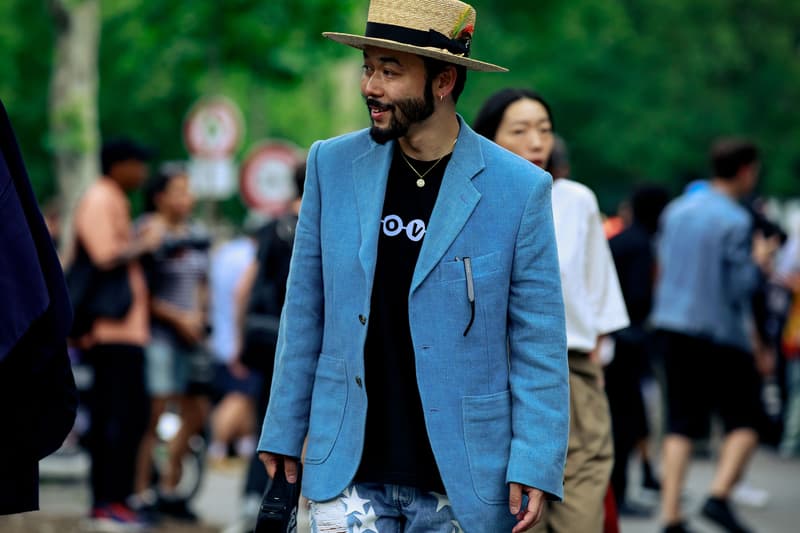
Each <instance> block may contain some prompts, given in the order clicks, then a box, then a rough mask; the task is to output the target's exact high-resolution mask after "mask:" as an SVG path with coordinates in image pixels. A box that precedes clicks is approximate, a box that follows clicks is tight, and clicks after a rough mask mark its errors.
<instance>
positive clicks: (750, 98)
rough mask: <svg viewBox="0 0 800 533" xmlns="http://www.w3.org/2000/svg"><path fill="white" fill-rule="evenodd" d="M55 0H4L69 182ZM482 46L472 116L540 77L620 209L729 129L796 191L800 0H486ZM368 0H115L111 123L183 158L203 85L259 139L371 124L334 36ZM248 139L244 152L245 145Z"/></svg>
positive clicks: (577, 156)
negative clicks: (57, 97) (56, 135)
mask: <svg viewBox="0 0 800 533" xmlns="http://www.w3.org/2000/svg"><path fill="white" fill-rule="evenodd" d="M43 2H44V0H40V1H38V2H37V1H30V0H3V2H0V49H2V50H3V54H2V55H0V97H2V98H3V100H4V101H5V102H6V104H7V107H8V108H9V111H10V113H11V116H12V119H13V120H14V122H15V126H16V128H17V131H18V134H19V136H20V139H21V143H22V145H23V150H24V152H25V155H26V157H27V161H28V164H29V167H30V169H31V174H32V175H33V179H34V182H35V186H36V190H37V193H38V194H39V195H40V196H41V197H47V196H49V195H50V194H52V193H53V192H54V190H55V189H54V186H53V184H52V177H51V175H52V172H51V170H50V166H51V163H50V160H49V152H48V135H47V90H48V78H49V74H50V63H51V61H52V52H51V48H52V39H53V37H52V35H53V32H52V29H51V21H50V20H49V18H48V15H47V12H46V9H44V8H43V6H42V4H43ZM473 4H474V5H475V7H476V8H477V10H478V24H477V33H476V39H475V50H474V55H475V57H479V58H481V59H486V60H488V61H492V62H496V63H499V64H502V65H505V66H508V67H510V68H511V72H510V73H509V74H471V75H470V80H469V83H468V84H467V90H466V92H465V94H464V97H463V98H462V100H461V102H460V103H459V108H460V110H461V112H462V113H463V114H464V116H465V117H466V118H467V120H472V118H473V117H474V116H475V113H476V112H477V109H478V108H479V107H480V105H481V104H482V103H483V101H484V100H485V99H486V97H488V96H489V94H491V93H492V92H493V91H495V90H497V89H500V88H502V87H507V86H524V87H530V88H533V89H536V90H537V91H539V92H540V93H542V94H543V95H544V96H545V98H546V99H547V100H548V101H549V102H550V103H551V105H552V107H553V110H554V115H555V117H554V118H555V122H556V127H557V129H558V131H559V132H560V133H561V134H562V135H563V136H564V137H565V138H566V140H567V141H568V143H569V145H570V148H571V155H572V160H573V170H574V173H575V176H576V177H577V178H578V179H581V180H583V181H585V182H587V183H588V184H589V185H591V186H592V187H593V188H595V190H596V191H597V192H598V196H599V197H600V200H601V203H602V204H603V207H604V208H605V209H606V210H610V209H613V208H614V206H615V204H616V202H617V201H618V200H620V199H621V198H622V197H623V195H624V194H625V193H626V192H627V191H628V190H629V189H630V187H631V186H632V185H634V184H635V183H637V182H639V181H643V180H649V181H659V182H662V183H665V184H669V185H670V186H671V187H672V188H673V190H675V191H676V192H677V191H678V190H679V188H680V187H681V186H682V184H683V181H684V180H685V179H686V177H687V176H690V175H694V176H700V177H702V176H705V175H706V173H707V163H706V153H707V149H708V145H709V143H710V142H711V140H712V139H713V138H714V137H716V136H718V135H729V134H737V135H745V136H748V137H752V138H754V139H755V140H757V142H758V143H759V145H760V146H761V148H762V150H763V152H764V171H765V172H764V185H763V189H764V191H765V192H768V193H770V194H777V195H791V194H794V193H795V191H796V189H797V185H798V181H797V178H798V175H797V174H798V173H799V172H800V153H798V141H800V121H798V112H797V107H798V104H797V102H800V3H798V2H796V1H794V0H702V1H699V2H698V1H696V0H601V1H599V2H598V1H596V0H572V1H571V2H563V1H560V0H540V1H539V2H533V3H531V2H526V1H523V0H501V1H499V2H498V1H489V0H474V1H473ZM367 5H368V2H367V0H306V1H304V2H293V1H288V0H274V1H264V0H215V1H211V0H203V1H201V0H194V1H188V0H184V1H179V0H175V1H170V2H153V1H149V0H113V1H112V0H103V4H102V6H103V35H102V41H101V50H100V75H101V82H100V83H101V86H100V87H101V89H100V116H101V130H102V132H103V134H104V136H112V135H120V134H126V135H132V136H134V137H136V138H139V139H141V140H143V141H145V142H147V143H148V144H151V145H153V146H155V147H156V148H157V149H158V151H159V154H160V157H161V158H164V159H168V158H184V157H186V154H185V150H184V148H183V146H182V140H181V126H182V121H183V118H184V116H185V113H186V111H187V110H188V108H189V107H190V105H191V104H192V103H193V102H194V101H195V100H196V99H197V98H198V97H200V96H203V95H208V94H216V93H222V94H226V95H227V96H229V97H231V98H233V99H234V100H235V101H237V102H238V103H239V105H240V106H241V107H242V109H243V111H244V114H245V119H246V122H247V139H246V144H245V147H244V148H246V147H247V146H248V145H249V143H251V142H252V141H254V140H257V139H260V138H264V137H283V138H288V139H290V140H293V141H294V142H296V143H298V144H300V145H302V146H308V145H309V144H310V143H311V142H312V141H313V140H315V139H317V138H322V137H328V136H331V135H334V134H337V133H341V132H342V131H346V130H348V129H352V128H355V127H358V126H361V125H366V124H367V115H366V113H365V112H364V110H363V106H362V105H361V103H360V96H359V94H358V85H357V79H358V75H359V72H358V67H359V60H360V58H359V54H358V52H357V51H354V50H351V49H348V48H347V47H344V46H341V45H337V44H335V43H331V42H329V41H327V40H325V39H323V38H321V37H320V33H321V32H322V31H325V30H333V31H353V32H359V33H360V32H362V31H363V24H364V20H365V18H366V10H367ZM240 155H241V154H240Z"/></svg>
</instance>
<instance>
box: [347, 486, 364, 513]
mask: <svg viewBox="0 0 800 533" xmlns="http://www.w3.org/2000/svg"><path fill="white" fill-rule="evenodd" d="M342 503H344V505H345V511H344V514H345V516H350V515H351V514H360V515H366V514H367V511H366V509H364V504H366V503H369V500H365V499H363V498H361V497H360V496H359V495H358V491H356V488H355V487H353V488H352V489H351V490H350V494H347V491H345V495H344V496H343V497H342Z"/></svg>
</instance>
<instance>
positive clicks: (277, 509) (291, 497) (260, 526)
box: [255, 462, 303, 533]
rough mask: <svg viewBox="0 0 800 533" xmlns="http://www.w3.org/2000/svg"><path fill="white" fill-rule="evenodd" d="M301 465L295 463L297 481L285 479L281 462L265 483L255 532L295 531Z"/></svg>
mask: <svg viewBox="0 0 800 533" xmlns="http://www.w3.org/2000/svg"><path fill="white" fill-rule="evenodd" d="M302 473H303V466H302V464H301V463H299V462H298V463H297V483H289V482H288V481H286V473H285V472H284V469H283V464H281V465H279V467H278V470H277V471H276V472H275V477H274V478H273V479H270V480H269V483H267V489H266V490H265V491H264V497H263V498H262V500H261V508H260V509H259V510H258V521H257V522H256V529H255V533H297V504H298V502H299V501H300V480H301V478H302Z"/></svg>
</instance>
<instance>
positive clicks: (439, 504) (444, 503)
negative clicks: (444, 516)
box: [431, 492, 450, 513]
mask: <svg viewBox="0 0 800 533" xmlns="http://www.w3.org/2000/svg"><path fill="white" fill-rule="evenodd" d="M431 494H433V496H434V497H435V498H436V512H437V513H438V512H439V511H441V510H442V509H444V508H445V507H450V499H449V498H448V497H447V496H445V495H444V494H439V493H438V492H431Z"/></svg>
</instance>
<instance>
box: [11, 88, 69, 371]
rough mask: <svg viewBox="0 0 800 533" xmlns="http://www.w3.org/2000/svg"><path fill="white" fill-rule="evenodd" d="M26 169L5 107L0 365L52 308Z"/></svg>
mask: <svg viewBox="0 0 800 533" xmlns="http://www.w3.org/2000/svg"><path fill="white" fill-rule="evenodd" d="M20 165H21V159H20V158H19V152H18V150H17V146H16V140H15V138H14V134H13V131H12V129H11V123H10V122H9V120H8V116H7V115H6V112H5V109H4V108H3V107H2V103H0V294H2V295H3V305H0V361H2V360H3V359H4V358H5V357H6V355H8V353H9V352H10V351H11V349H12V348H13V347H14V346H15V345H16V344H17V342H18V341H19V340H20V339H21V338H22V336H23V335H24V334H25V332H26V331H28V329H29V328H30V326H31V324H32V323H33V322H34V321H35V320H36V319H37V318H39V317H40V316H41V315H42V313H44V311H45V309H47V307H48V305H50V296H49V294H48V290H47V283H46V280H45V276H44V273H43V272H42V267H41V265H40V261H39V254H38V251H37V243H36V237H37V235H36V234H35V229H36V227H35V224H36V222H38V220H37V219H36V217H35V215H38V208H37V209H36V213H34V216H33V217H30V218H31V220H29V217H28V216H27V213H26V211H27V210H26V207H28V206H26V201H25V200H26V199H27V198H26V196H25V194H26V193H28V192H29V190H30V185H29V184H28V183H27V174H24V175H20V172H21V171H22V172H24V167H23V168H22V169H20V168H19V167H20ZM26 186H27V189H26ZM33 202H34V207H36V204H35V200H34V201H33ZM39 217H40V218H41V215H39ZM31 222H32V224H31ZM42 224H44V222H42ZM62 283H63V281H62Z"/></svg>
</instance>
